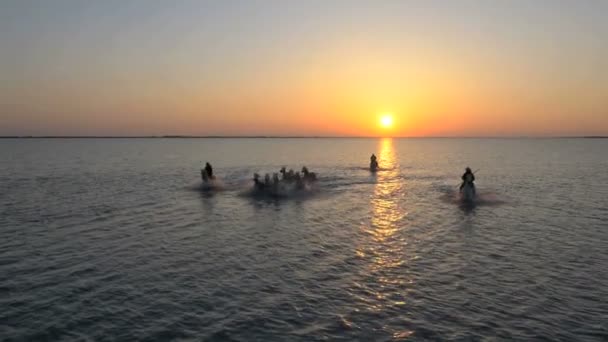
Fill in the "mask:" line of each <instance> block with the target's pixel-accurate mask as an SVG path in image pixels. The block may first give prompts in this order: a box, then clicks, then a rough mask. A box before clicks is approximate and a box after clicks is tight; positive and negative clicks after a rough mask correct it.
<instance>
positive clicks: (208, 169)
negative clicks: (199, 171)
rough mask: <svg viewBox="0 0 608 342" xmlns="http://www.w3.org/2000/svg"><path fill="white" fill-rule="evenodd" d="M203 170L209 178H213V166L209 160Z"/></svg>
mask: <svg viewBox="0 0 608 342" xmlns="http://www.w3.org/2000/svg"><path fill="white" fill-rule="evenodd" d="M205 172H206V173H207V176H209V178H211V179H213V178H214V177H213V167H211V164H209V162H207V163H205Z"/></svg>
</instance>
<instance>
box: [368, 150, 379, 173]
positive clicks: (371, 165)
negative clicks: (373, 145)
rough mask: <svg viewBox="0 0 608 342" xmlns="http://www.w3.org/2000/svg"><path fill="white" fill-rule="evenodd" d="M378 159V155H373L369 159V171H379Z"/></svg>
mask: <svg viewBox="0 0 608 342" xmlns="http://www.w3.org/2000/svg"><path fill="white" fill-rule="evenodd" d="M377 159H378V158H376V155H375V154H373V153H372V156H371V157H369V169H370V170H371V171H376V170H377V169H378V160H377Z"/></svg>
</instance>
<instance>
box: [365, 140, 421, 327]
mask: <svg viewBox="0 0 608 342" xmlns="http://www.w3.org/2000/svg"><path fill="white" fill-rule="evenodd" d="M378 162H379V164H380V169H379V171H378V172H377V173H376V174H375V176H374V177H375V183H376V184H375V186H374V191H373V193H372V194H371V195H370V207H371V218H370V221H369V223H367V224H364V225H363V227H362V231H363V232H364V233H365V235H366V236H368V237H369V238H364V239H363V241H362V243H361V245H360V246H359V248H358V249H357V250H356V252H355V253H356V255H357V256H358V257H359V258H361V259H363V260H365V261H367V267H366V269H365V270H364V273H365V275H366V278H367V280H366V281H365V282H364V283H363V284H361V285H362V287H363V289H364V290H365V293H367V296H368V300H367V301H364V306H365V307H366V308H367V309H368V310H372V311H387V310H403V308H404V307H406V306H407V298H406V291H407V287H408V285H410V284H411V280H410V279H409V278H408V274H407V271H406V268H405V264H406V262H407V259H406V255H405V246H406V245H407V240H406V238H405V234H404V231H403V229H405V228H406V223H405V220H404V218H405V217H406V216H407V212H406V211H405V210H404V208H403V207H402V205H403V202H402V201H401V199H402V198H403V195H404V192H405V183H404V181H403V179H402V178H401V175H400V168H399V162H398V160H397V157H396V153H395V149H394V147H393V140H392V139H390V138H385V139H382V140H381V141H380V151H379V153H378ZM398 334H400V333H398Z"/></svg>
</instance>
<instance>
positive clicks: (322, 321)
mask: <svg viewBox="0 0 608 342" xmlns="http://www.w3.org/2000/svg"><path fill="white" fill-rule="evenodd" d="M372 152H376V154H377V155H378V157H379V160H380V163H381V166H383V167H384V168H385V170H383V171H381V172H379V173H378V174H377V175H376V176H373V175H370V174H369V172H367V171H366V170H365V168H364V167H365V166H366V164H367V163H368V160H369V159H368V158H369V155H370V154H371V153H372ZM205 160H209V161H211V162H212V163H213V164H214V166H215V169H216V174H217V175H218V176H219V177H221V178H222V182H223V184H224V191H221V192H201V191H200V190H199V189H198V185H199V179H200V178H199V177H200V175H199V171H198V170H199V168H200V167H201V166H202V163H201V162H202V161H205ZM303 164H306V165H307V166H308V167H309V168H310V169H311V170H312V171H316V172H317V173H318V174H319V176H320V178H321V179H320V181H319V184H318V187H317V189H316V190H315V191H313V192H311V193H309V194H306V195H303V196H292V197H291V198H284V199H280V200H275V199H269V198H256V197H250V196H247V195H245V194H244V192H245V190H246V188H247V187H248V186H250V184H249V181H248V179H249V178H250V177H251V174H252V173H253V172H271V171H276V170H278V168H279V167H280V166H282V165H287V166H288V167H294V168H296V167H297V168H300V167H301V166H302V165H303ZM466 165H470V166H471V167H472V168H473V169H480V171H479V172H478V174H477V176H478V181H477V185H478V191H479V192H480V193H481V195H482V201H481V203H480V204H479V205H477V206H474V207H467V206H462V205H460V203H459V202H458V201H457V200H456V188H457V185H458V177H459V175H460V173H461V172H462V168H463V167H464V166H466ZM607 170H608V140H583V139H537V140H533V139H521V140H516V139H512V140H501V139H403V140H375V139H184V140H182V139H122V140H121V139H105V140H104V139H99V140H95V139H89V140H78V139H68V140H61V139H56V140H43V139H36V140H8V139H4V140H0V210H1V214H0V234H1V237H2V239H1V240H0V308H1V310H0V338H1V339H2V340H7V341H11V340H15V341H20V340H21V341H37V340H89V341H112V340H122V341H134V340H147V341H166V340H210V341H316V340H346V341H351V340H361V341H393V340H413V341H424V340H473V341H474V340H543V339H544V340H561V341H606V340H608V287H607V286H606V285H607V284H608V172H606V171H607Z"/></svg>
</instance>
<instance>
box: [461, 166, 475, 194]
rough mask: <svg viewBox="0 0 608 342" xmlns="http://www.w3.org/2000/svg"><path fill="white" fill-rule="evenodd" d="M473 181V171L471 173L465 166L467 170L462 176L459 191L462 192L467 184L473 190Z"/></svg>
mask: <svg viewBox="0 0 608 342" xmlns="http://www.w3.org/2000/svg"><path fill="white" fill-rule="evenodd" d="M474 181H475V174H473V171H471V168H470V167H468V166H467V168H466V169H465V171H464V174H463V175H462V184H460V190H462V188H463V187H464V185H465V184H467V183H470V184H471V185H472V186H473V188H475V183H473V182H474Z"/></svg>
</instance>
